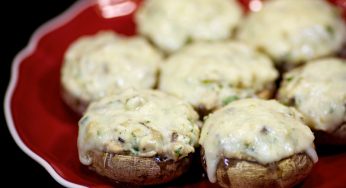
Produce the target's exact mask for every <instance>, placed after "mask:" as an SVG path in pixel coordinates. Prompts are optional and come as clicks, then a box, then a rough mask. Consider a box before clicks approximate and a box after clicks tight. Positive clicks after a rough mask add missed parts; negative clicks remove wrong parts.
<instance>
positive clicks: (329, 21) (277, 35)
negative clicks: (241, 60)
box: [237, 0, 346, 63]
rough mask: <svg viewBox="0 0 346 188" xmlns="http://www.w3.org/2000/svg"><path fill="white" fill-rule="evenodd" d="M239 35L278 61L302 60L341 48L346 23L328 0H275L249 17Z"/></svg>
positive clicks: (345, 34)
mask: <svg viewBox="0 0 346 188" xmlns="http://www.w3.org/2000/svg"><path fill="white" fill-rule="evenodd" d="M237 37H238V38H239V39H241V40H243V41H245V42H247V43H249V44H251V45H254V46H256V47H257V48H260V49H262V50H264V51H265V52H266V53H268V54H269V55H270V56H272V57H273V58H274V59H275V60H276V61H277V62H288V63H301V62H302V61H306V60H310V59H313V58H317V57H321V56H325V55H328V54H332V53H335V52H336V51H337V50H339V49H340V48H341V47H342V44H343V43H344V41H345V40H346V26H345V23H344V21H343V20H342V19H341V16H340V14H339V12H338V11H337V10H336V9H335V8H334V7H332V6H331V5H330V4H329V3H327V2H326V1H325V0H273V1H268V2H267V3H264V6H263V9H262V10H261V11H259V12H254V13H251V14H250V15H249V16H248V18H247V19H245V21H244V22H243V23H242V25H241V27H240V30H239V32H238V36H237Z"/></svg>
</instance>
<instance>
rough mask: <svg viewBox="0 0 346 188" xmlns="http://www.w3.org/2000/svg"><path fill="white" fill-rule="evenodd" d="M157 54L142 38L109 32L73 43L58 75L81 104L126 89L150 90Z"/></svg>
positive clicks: (158, 59)
mask: <svg viewBox="0 0 346 188" xmlns="http://www.w3.org/2000/svg"><path fill="white" fill-rule="evenodd" d="M160 61H161V55H160V54H159V53H158V52H157V51H155V50H154V49H153V48H152V47H151V46H150V45H149V44H148V43H147V42H146V41H145V40H144V39H143V38H140V37H133V38H125V37H122V36H118V35H116V34H115V33H113V32H111V31H107V32H106V31H103V32H100V33H98V34H96V35H94V36H85V37H81V38H79V39H78V40H76V41H75V42H74V43H73V44H72V45H71V47H70V48H69V49H68V50H67V52H66V54H65V59H64V65H63V67H62V72H61V81H62V85H63V87H64V88H65V89H66V90H67V91H68V92H69V93H70V94H71V95H73V96H74V97H76V98H79V99H81V100H83V101H87V102H89V101H92V100H96V99H99V98H101V97H103V96H106V95H107V94H109V93H111V92H118V91H121V90H123V89H126V88H144V89H146V88H151V87H153V86H154V84H155V83H156V75H157V71H158V66H159V62H160Z"/></svg>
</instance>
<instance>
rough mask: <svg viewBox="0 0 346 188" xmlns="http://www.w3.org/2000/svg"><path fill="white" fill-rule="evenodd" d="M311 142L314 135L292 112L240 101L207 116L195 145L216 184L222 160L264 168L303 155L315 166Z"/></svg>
mask: <svg viewBox="0 0 346 188" xmlns="http://www.w3.org/2000/svg"><path fill="white" fill-rule="evenodd" d="M313 140H314V135H313V134H312V132H311V130H310V129H309V127H308V126H306V125H305V124H304V122H303V121H302V116H301V114H300V113H299V112H298V111H296V110H295V109H294V108H289V107H286V106H284V105H282V104H280V103H278V102H276V101H274V100H270V101H266V100H261V99H243V100H238V101H235V102H233V103H231V104H229V105H227V106H225V107H224V108H222V109H219V110H218V111H215V112H214V113H212V114H211V115H209V116H208V117H207V119H206V120H205V123H204V125H203V127H202V131H201V137H200V141H199V143H200V144H201V146H202V147H203V149H204V158H205V161H206V169H207V174H208V177H209V180H210V181H211V182H216V170H217V168H218V164H219V162H220V160H221V159H224V158H225V159H232V160H241V161H248V162H250V163H255V164H260V165H267V164H275V163H276V162H279V161H281V160H283V159H286V158H289V157H291V156H294V155H296V154H299V153H307V154H308V155H309V156H310V158H311V159H312V160H311V161H315V162H316V161H317V155H316V152H315V150H314V145H313ZM239 168H241V167H239ZM239 168H238V169H239ZM310 169H311V168H310ZM243 173H245V174H243V175H244V176H246V172H243ZM240 175H242V174H240ZM238 176H239V174H238ZM253 177H256V176H255V175H253ZM231 178H232V177H231ZM231 178H230V181H232V179H231ZM250 178H251V176H250ZM264 178H265V177H264ZM271 178H273V177H271ZM259 183H260V182H259Z"/></svg>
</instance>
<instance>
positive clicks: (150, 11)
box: [136, 0, 242, 53]
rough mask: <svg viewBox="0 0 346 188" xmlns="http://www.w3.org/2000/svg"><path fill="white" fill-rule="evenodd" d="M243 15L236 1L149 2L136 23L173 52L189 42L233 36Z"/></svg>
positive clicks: (153, 0) (157, 0) (137, 14)
mask: <svg viewBox="0 0 346 188" xmlns="http://www.w3.org/2000/svg"><path fill="white" fill-rule="evenodd" d="M241 15H242V10H241V7H240V5H239V4H238V2H237V1H236V0H188V1H186V0H164V1H162V0H146V1H144V3H143V5H142V6H141V7H140V8H139V10H138V12H137V13H136V21H137V24H138V31H139V33H140V34H142V35H144V36H147V37H149V38H150V39H151V40H152V41H153V42H154V43H155V44H156V45H157V46H158V47H159V48H160V49H162V50H163V51H165V52H167V53H172V52H175V51H177V50H178V49H180V48H181V47H183V46H184V45H185V44H186V43H188V42H189V41H201V40H203V41H215V40H223V39H226V38H228V37H230V36H231V34H232V31H233V30H234V28H235V26H236V25H237V24H238V23H239V20H240V18H241Z"/></svg>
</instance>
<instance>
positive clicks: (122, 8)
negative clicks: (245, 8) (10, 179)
mask: <svg viewBox="0 0 346 188" xmlns="http://www.w3.org/2000/svg"><path fill="white" fill-rule="evenodd" d="M139 2H140V1H129V0H99V1H97V2H95V1H91V0H85V1H80V2H77V3H76V4H75V5H73V6H72V7H71V8H70V9H69V10H67V11H66V12H65V13H63V14H62V15H61V16H59V17H57V18H56V19H54V20H52V21H50V22H49V23H47V24H45V25H44V26H42V27H40V28H39V29H38V30H37V31H36V32H35V34H34V35H33V36H32V38H31V40H30V43H29V45H28V46H27V47H25V49H24V50H22V51H21V52H20V53H19V54H18V55H17V56H16V58H15V60H14V62H13V67H12V77H11V81H10V86H9V88H8V90H7V93H6V99H5V115H6V120H7V124H8V127H9V129H10V132H11V134H12V136H13V138H14V140H15V141H16V143H17V144H18V146H19V147H20V148H21V149H22V150H23V151H24V152H25V153H26V154H28V155H29V156H30V157H32V158H33V159H34V160H36V161H37V162H38V163H40V164H41V165H42V166H43V167H44V168H45V169H46V170H47V171H48V172H49V173H50V174H51V176H52V177H53V178H54V179H55V180H56V181H58V182H59V183H60V184H62V185H64V186H68V187H81V186H82V187H84V186H87V187H90V186H93V187H94V186H98V187H110V186H111V185H112V183H111V182H110V181H108V180H106V179H104V178H102V177H99V176H98V175H96V174H95V173H93V172H90V171H89V170H88V169H86V168H85V167H84V166H82V165H81V164H80V162H79V159H78V154H77V146H76V140H77V132H78V129H77V121H78V118H79V117H78V116H77V115H76V114H74V113H73V112H72V111H70V109H69V108H68V107H67V106H65V104H64V103H63V101H62V100H61V98H60V90H59V85H60V83H59V76H60V67H61V62H62V59H63V54H64V51H65V50H66V48H67V47H68V45H69V44H70V43H71V42H72V41H74V40H75V39H77V38H78V37H79V36H81V35H86V34H93V33H96V32H97V31H99V30H104V29H111V30H114V31H116V32H118V33H122V34H125V35H133V34H135V29H136V28H135V24H134V22H133V12H134V11H135V9H136V7H137V5H138V3H139ZM241 2H243V3H244V4H247V2H249V0H241ZM334 2H338V3H339V4H340V5H341V6H343V7H344V10H345V9H346V3H345V1H344V0H334ZM319 154H320V159H319V162H318V163H317V164H316V166H315V167H314V169H313V171H312V173H311V174H310V176H309V177H308V178H307V179H306V180H305V181H304V182H303V183H302V184H301V186H302V187H346V173H345V172H344V169H345V168H346V153H345V152H344V151H340V150H339V151H338V152H336V153H335V152H333V153H330V150H329V153H328V152H323V153H319ZM199 170H200V167H199V166H198V165H195V166H194V167H193V168H192V170H191V171H190V172H188V173H187V174H186V175H185V176H183V177H182V178H180V179H179V180H176V181H174V182H172V183H170V184H168V185H166V186H167V187H178V186H179V187H210V186H211V184H210V183H208V181H207V179H206V178H202V177H201V175H200V172H199ZM113 185H114V184H113Z"/></svg>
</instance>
